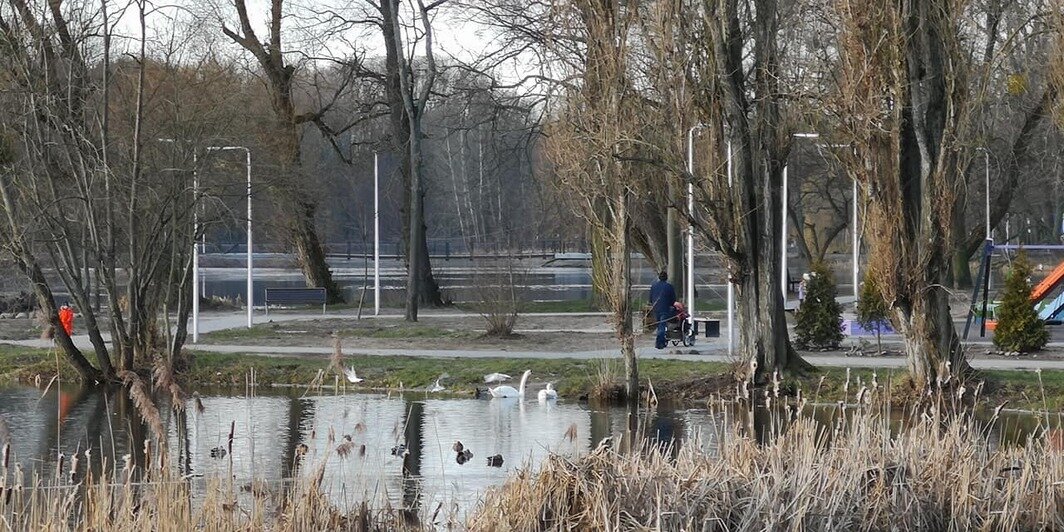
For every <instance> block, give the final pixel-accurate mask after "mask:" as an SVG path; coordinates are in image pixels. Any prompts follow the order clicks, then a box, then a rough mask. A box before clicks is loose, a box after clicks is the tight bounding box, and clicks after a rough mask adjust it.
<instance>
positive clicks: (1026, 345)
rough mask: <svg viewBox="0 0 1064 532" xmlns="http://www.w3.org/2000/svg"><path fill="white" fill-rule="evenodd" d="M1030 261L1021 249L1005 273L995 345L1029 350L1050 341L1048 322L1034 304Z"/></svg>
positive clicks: (1009, 349)
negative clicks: (1046, 322) (1006, 273)
mask: <svg viewBox="0 0 1064 532" xmlns="http://www.w3.org/2000/svg"><path fill="white" fill-rule="evenodd" d="M1030 277H1031V263H1030V261H1028V260H1027V254H1026V253H1024V252H1023V251H1022V250H1021V251H1020V253H1019V255H1017V257H1016V260H1014V261H1013V262H1012V268H1010V269H1009V273H1008V275H1007V276H1006V277H1005V289H1004V293H1003V294H1002V298H1001V304H999V305H998V307H997V311H996V317H997V327H995V329H994V345H996V346H997V347H998V348H999V349H1002V350H1004V351H1016V352H1020V353H1029V352H1031V351H1038V350H1040V349H1042V348H1043V347H1045V345H1046V343H1047V342H1049V331H1047V330H1046V324H1045V322H1043V321H1042V320H1041V319H1039V318H1038V312H1036V311H1035V309H1034V305H1033V304H1031V284H1030V283H1029V282H1028V279H1030Z"/></svg>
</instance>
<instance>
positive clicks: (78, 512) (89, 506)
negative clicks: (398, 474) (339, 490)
mask: <svg viewBox="0 0 1064 532" xmlns="http://www.w3.org/2000/svg"><path fill="white" fill-rule="evenodd" d="M85 461H86V462H89V460H88V459H87V457H86V460H85ZM71 467H72V470H71V473H70V476H68V477H67V478H68V479H69V478H77V476H75V473H74V469H76V468H77V467H78V465H77V463H76V462H75V461H72V462H71ZM135 469H137V468H136V466H134V465H132V463H131V462H129V461H128V460H127V463H126V466H125V467H124V468H123V469H122V471H120V472H114V473H112V474H106V473H105V474H103V475H100V476H99V477H96V478H94V477H92V476H91V475H90V476H88V477H86V478H84V479H83V481H82V482H76V483H73V482H72V483H68V482H65V479H63V478H62V477H56V478H55V479H53V480H52V481H51V482H48V483H46V482H44V481H41V480H39V479H37V478H35V479H34V480H33V481H32V482H30V483H29V484H24V483H23V480H22V478H21V476H22V475H21V474H20V473H19V474H16V475H14V477H15V479H14V483H7V479H8V476H9V475H8V474H7V470H6V468H5V469H4V470H2V473H3V481H2V482H0V495H2V496H0V523H2V527H0V528H2V529H4V530H72V531H74V530H79V531H80V530H85V531H88V530H100V531H103V530H123V531H125V530H155V531H159V532H168V531H179V530H180V531H184V530H197V529H198V530H212V531H215V530H217V531H247V530H291V531H302V530H339V531H386V530H413V529H418V530H420V529H424V527H423V526H422V525H421V523H419V522H416V521H415V522H413V523H411V522H409V521H407V517H406V516H404V515H403V513H402V512H399V511H396V510H392V509H390V508H385V509H382V510H371V509H370V508H369V506H368V505H366V504H365V503H362V504H357V505H355V507H354V508H353V510H352V511H350V512H343V511H340V510H338V509H337V508H336V507H335V505H334V504H333V502H332V500H331V499H330V498H329V497H328V496H327V494H326V493H325V492H324V491H323V490H322V489H321V480H322V476H323V473H324V470H325V462H323V463H322V464H321V465H320V466H319V467H317V468H315V470H314V471H313V472H312V473H311V475H310V476H309V477H306V478H300V479H295V480H287V481H282V482H275V483H267V482H264V481H254V482H250V483H247V484H245V485H242V486H237V485H235V484H234V483H233V482H231V481H225V480H222V479H220V478H214V479H210V480H207V481H197V480H195V479H189V478H181V477H177V476H175V475H173V474H172V473H168V472H165V471H162V472H153V471H148V472H146V473H145V475H146V477H145V478H144V479H143V481H141V482H134V481H133V480H132V479H133V478H134V477H135V476H136V474H135V472H134V470H135ZM194 482H203V483H204V485H203V486H199V485H198V484H194Z"/></svg>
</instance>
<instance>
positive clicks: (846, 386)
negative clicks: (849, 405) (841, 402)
mask: <svg viewBox="0 0 1064 532" xmlns="http://www.w3.org/2000/svg"><path fill="white" fill-rule="evenodd" d="M849 394H850V368H846V382H844V383H843V384H842V395H843V396H846V395H849Z"/></svg>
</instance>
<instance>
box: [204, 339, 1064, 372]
mask: <svg viewBox="0 0 1064 532" xmlns="http://www.w3.org/2000/svg"><path fill="white" fill-rule="evenodd" d="M187 348H188V349H189V350H192V351H207V352H213V353H247V354H254V355H265V356H271V355H273V356H286V355H288V356H292V355H321V356H322V357H327V356H329V355H331V354H332V352H333V349H332V348H331V347H280V346H250V345H245V346H241V345H206V344H200V345H189V346H187ZM636 352H637V355H638V356H639V358H643V359H652V358H653V359H670V360H689V361H698V362H733V361H734V359H733V358H732V357H729V356H728V355H727V354H726V353H724V352H723V346H722V345H716V346H712V347H711V348H706V347H704V346H702V347H694V348H682V349H663V350H660V351H659V350H657V349H654V348H652V347H641V348H638V349H637V351H636ZM695 353H698V354H695ZM344 354H345V355H370V356H416V357H431V358H548V359H562V358H575V359H581V360H590V359H600V358H619V357H620V353H619V351H618V350H617V349H603V350H595V351H573V352H560V353H559V352H543V351H509V350H483V349H477V350H448V349H362V348H359V347H357V346H351V347H345V348H344ZM805 358H806V360H808V361H809V362H810V363H812V364H815V365H817V366H832V367H852V368H900V367H904V366H905V359H904V358H902V357H847V356H838V355H817V354H810V355H806V357H805ZM970 362H971V364H972V367H974V368H976V369H1025V370H1033V369H1036V368H1042V369H1056V370H1064V360H1045V359H1037V358H1007V359H1006V358H973V359H971V360H970Z"/></svg>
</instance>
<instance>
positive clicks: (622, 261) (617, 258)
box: [606, 186, 639, 401]
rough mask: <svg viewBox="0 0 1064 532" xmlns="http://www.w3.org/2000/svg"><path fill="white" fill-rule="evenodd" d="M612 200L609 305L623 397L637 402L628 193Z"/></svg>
mask: <svg viewBox="0 0 1064 532" xmlns="http://www.w3.org/2000/svg"><path fill="white" fill-rule="evenodd" d="M620 189H621V190H620V191H619V192H618V193H617V195H616V198H614V202H613V203H614V204H613V215H614V217H613V218H612V219H611V220H610V225H611V227H610V232H611V233H612V234H611V235H610V237H609V239H608V241H607V243H606V246H607V248H608V256H609V266H608V267H609V269H610V270H611V271H610V287H609V290H611V291H612V295H611V297H610V303H611V304H612V307H613V319H614V328H615V330H616V332H617V339H618V340H620V342H621V357H622V358H623V359H624V376H625V387H624V391H625V397H627V398H628V400H629V401H636V400H638V399H639V366H638V364H637V362H636V352H635V337H634V333H633V331H632V251H631V247H630V246H629V228H630V226H631V224H630V223H629V219H628V190H627V188H624V187H623V186H622V187H620Z"/></svg>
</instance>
